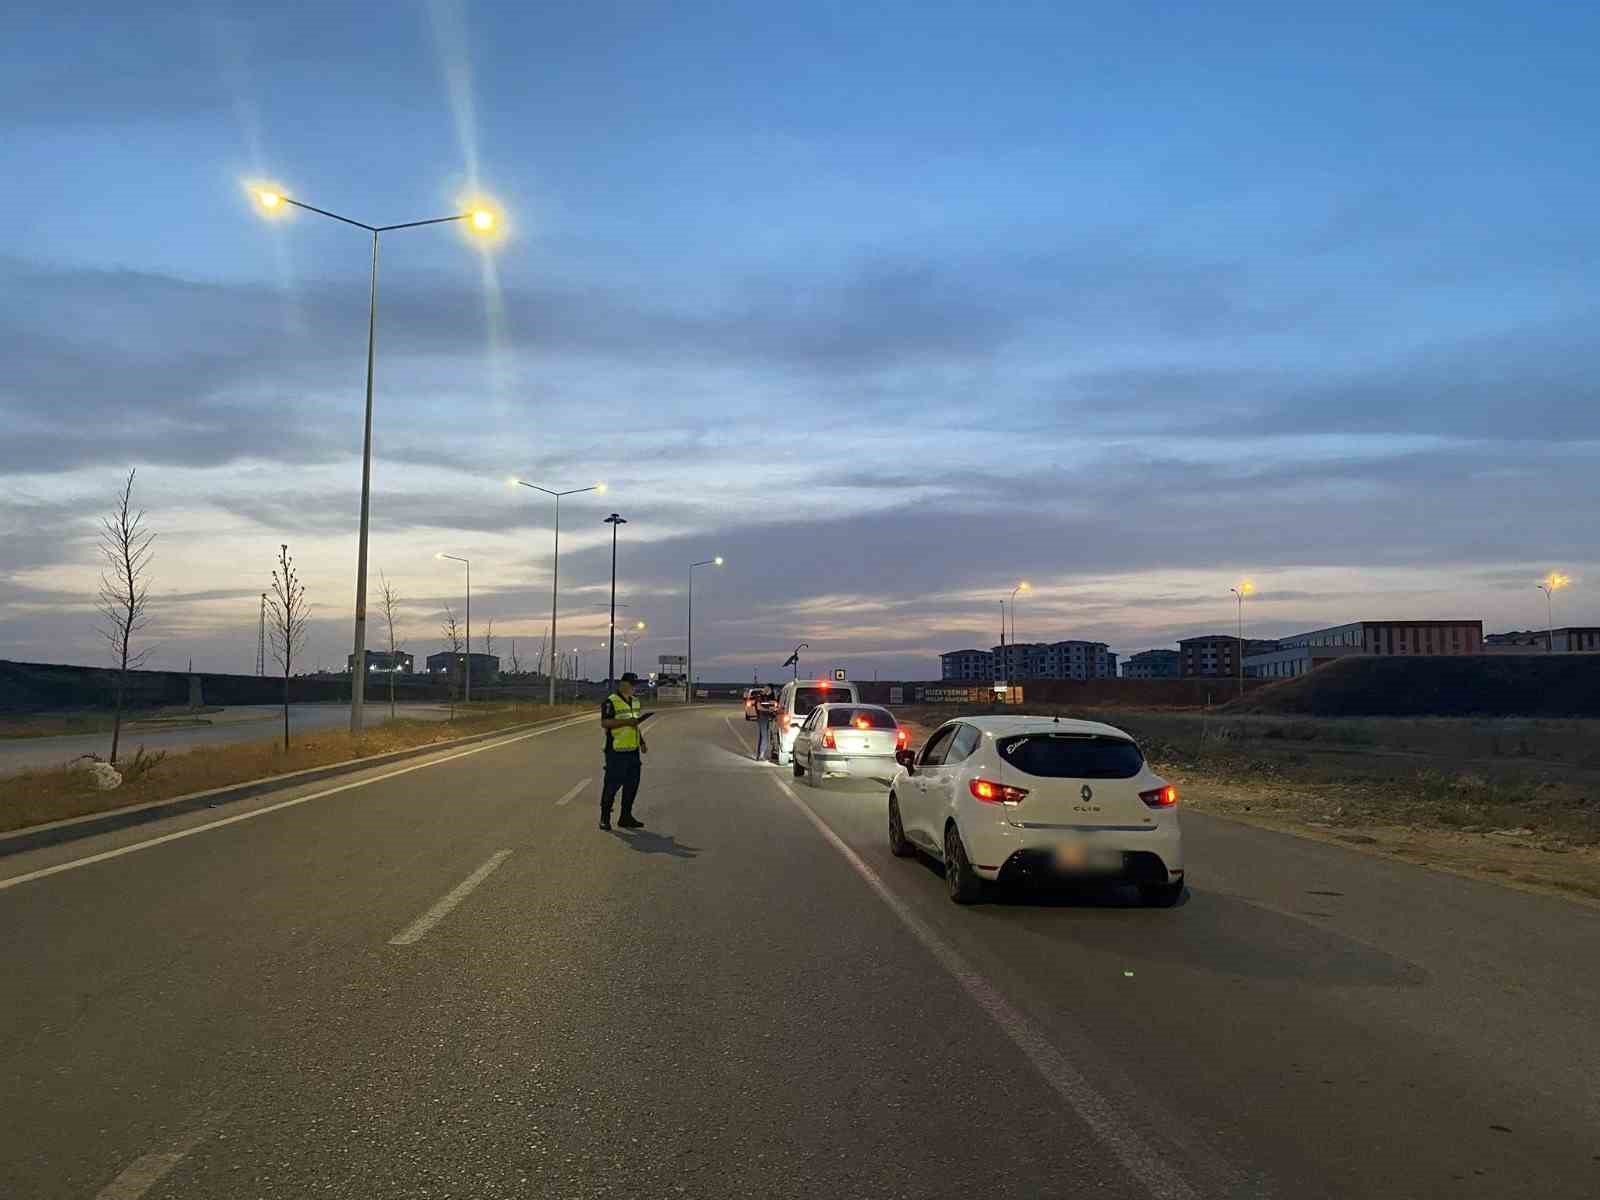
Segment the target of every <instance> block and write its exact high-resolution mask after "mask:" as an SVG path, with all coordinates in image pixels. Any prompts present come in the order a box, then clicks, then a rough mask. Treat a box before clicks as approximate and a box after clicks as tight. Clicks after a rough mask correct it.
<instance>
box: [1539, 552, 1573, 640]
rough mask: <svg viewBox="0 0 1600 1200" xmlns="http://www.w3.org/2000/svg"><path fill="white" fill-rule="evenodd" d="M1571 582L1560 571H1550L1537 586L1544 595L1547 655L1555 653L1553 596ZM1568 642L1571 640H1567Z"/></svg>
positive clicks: (1568, 577)
mask: <svg viewBox="0 0 1600 1200" xmlns="http://www.w3.org/2000/svg"><path fill="white" fill-rule="evenodd" d="M1571 582H1572V579H1571V577H1570V576H1567V575H1563V574H1561V572H1560V571H1551V572H1550V574H1548V575H1546V576H1545V577H1544V579H1543V580H1542V581H1541V582H1540V583H1539V584H1538V588H1539V590H1540V591H1541V592H1543V593H1544V600H1545V616H1546V617H1547V618H1549V624H1548V625H1547V626H1546V627H1545V628H1546V629H1547V630H1548V632H1547V633H1546V634H1545V643H1544V648H1545V652H1546V653H1547V654H1553V653H1555V648H1556V600H1555V595H1556V593H1557V592H1559V591H1560V590H1561V589H1562V588H1564V587H1566V586H1567V585H1568V584H1569V583H1571ZM1568 640H1569V641H1570V640H1571V639H1568Z"/></svg>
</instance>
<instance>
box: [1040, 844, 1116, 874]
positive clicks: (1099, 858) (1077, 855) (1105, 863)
mask: <svg viewBox="0 0 1600 1200" xmlns="http://www.w3.org/2000/svg"><path fill="white" fill-rule="evenodd" d="M1055 861H1056V870H1058V871H1061V872H1063V873H1064V874H1068V875H1103V874H1106V873H1107V872H1111V871H1120V870H1121V869H1122V852H1121V851H1120V850H1102V849H1098V848H1096V847H1094V846H1086V845H1084V844H1083V843H1082V842H1062V843H1061V844H1060V845H1059V846H1057V847H1056V853H1055Z"/></svg>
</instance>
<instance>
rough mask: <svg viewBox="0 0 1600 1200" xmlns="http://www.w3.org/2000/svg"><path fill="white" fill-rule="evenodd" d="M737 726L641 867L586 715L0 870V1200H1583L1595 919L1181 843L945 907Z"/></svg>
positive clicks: (1273, 847)
mask: <svg viewBox="0 0 1600 1200" xmlns="http://www.w3.org/2000/svg"><path fill="white" fill-rule="evenodd" d="M725 713H726V710H719V709H698V710H688V711H679V712H669V713H666V714H664V715H662V716H660V717H658V718H657V719H656V721H655V722H654V723H653V724H652V725H651V726H650V728H649V730H648V735H649V739H650V744H651V753H650V755H649V758H648V759H647V764H646V767H645V785H644V790H643V792H642V794H641V798H640V802H639V813H640V815H641V816H642V817H643V819H644V820H645V822H646V825H647V828H646V829H645V830H644V831H643V832H640V833H635V834H627V833H621V832H618V833H613V834H606V833H601V832H600V831H598V830H597V829H596V828H595V821H596V815H597V814H596V804H595V792H596V786H597V777H598V775H599V774H600V764H599V732H598V728H597V726H596V723H595V722H594V720H593V719H592V718H581V719H580V720H579V721H578V722H577V723H575V724H573V725H571V726H569V727H562V728H552V729H547V730H545V731H542V732H536V733H532V734H528V733H523V734H519V735H515V736H510V737H507V738H506V739H503V740H497V741H494V742H490V743H485V744H482V745H479V746H473V747H466V748H458V749H456V750H452V751H445V752H441V753H440V754H438V755H435V756H431V757H429V758H426V759H422V760H417V761H412V762H408V763H405V764H400V765H392V766H390V767H387V768H373V769H372V770H370V771H368V772H365V773H364V774H362V775H360V776H352V777H348V778H344V779H340V780H335V781H324V782H323V783H322V784H320V785H308V786H306V787H302V788H300V789H297V790H294V791H287V792H278V793H274V794H273V795H271V796H267V797H262V798H259V799H257V800H253V801H248V802H244V803H242V804H239V805H232V806H227V807H225V808H221V809H217V810H214V811H209V812H205V813H196V814H190V815H188V816H186V817H182V818H177V819H175V820H172V821H169V822H166V823H162V824H157V825H152V826H142V827H140V828H138V829H137V830H125V831H121V832H119V833H116V834H108V835H104V836H102V837H99V838H96V839H91V840H86V841H83V842H78V843H75V844H72V845H69V846H57V847H49V848H46V849H41V850H38V851H33V852H30V853H28V854H24V855H16V856H12V857H9V858H5V859H0V961H3V962H4V963H5V964H6V968H7V969H6V970H5V971H4V972H0V1011H3V1012H4V1013H5V1020H4V1022H3V1024H0V1112H4V1113H5V1119H4V1121H0V1195H4V1196H7V1197H10V1196H16V1197H24V1196H25V1197H30V1198H35V1200H42V1198H49V1197H71V1198H84V1200H90V1198H107V1197H109V1198H111V1200H130V1198H137V1197H145V1196H148V1197H151V1198H175V1197H185V1198H216V1200H236V1198H240V1197H285V1198H291V1197H292V1198H294V1200H303V1198H305V1197H311V1196H351V1197H362V1198H377V1197H417V1196H431V1197H444V1196H450V1197H473V1198H481V1197H497V1196H505V1197H512V1196H515V1197H530V1196H532V1197H544V1196H550V1197H591V1196H594V1197H598V1196H609V1197H616V1196H648V1197H660V1196H668V1197H671V1196H704V1197H727V1196H760V1197H788V1196H793V1197H802V1196H804V1197H853V1196H894V1197H944V1196H950V1197H969V1196H984V1197H1019V1198H1022V1197H1027V1198H1033V1197H1056V1196H1060V1197H1067V1196H1079V1197H1081V1196H1096V1197H1110V1198H1122V1197H1149V1196H1159V1197H1211V1196H1278V1197H1295V1198H1303V1197H1337V1198H1341V1200H1347V1198H1350V1197H1386V1198H1387V1197H1407V1196H1415V1197H1441V1196H1448V1197H1452V1198H1456V1197H1494V1198H1496V1200H1505V1198H1507V1197H1520V1196H1528V1197H1539V1198H1541V1200H1553V1198H1556V1197H1585V1198H1592V1197H1594V1196H1596V1195H1600V1087H1597V1086H1596V1078H1597V1068H1600V1032H1597V1030H1600V1021H1597V1020H1596V1016H1595V1014H1596V1012H1597V999H1600V912H1596V911H1594V910H1592V909H1589V908H1584V907H1581V906H1578V905H1575V904H1572V903H1569V902H1566V901H1562V900H1558V899H1553V898H1546V897H1541V896H1531V895H1525V894H1522V893H1518V892H1514V891H1510V890H1503V889H1498V888H1496V887H1494V886H1492V885H1488V884H1484V883H1479V882H1474V881H1470V880H1464V879H1458V878H1455V877H1452V876H1447V875H1440V874H1433V873H1429V872H1426V871H1423V870H1421V869H1418V868H1414V867H1410V866H1407V865H1405V864H1400V863H1393V862H1388V861H1384V860H1380V859H1377V858H1371V857H1364V856H1361V855H1359V854H1356V853H1354V852H1348V851H1343V850H1340V849H1337V848H1334V847H1330V846H1327V845H1323V844H1320V843H1314V842H1305V841H1299V840H1295V839H1293V838H1290V837H1287V836H1284V835H1279V834H1274V833H1269V832H1265V831H1262V830H1257V829H1251V828H1247V827H1244V826H1239V825H1234V824H1230V823H1227V822H1224V821H1220V820H1216V819H1209V820H1208V819H1205V818H1203V817H1200V816H1197V815H1194V814H1190V815H1188V816H1186V817H1185V818H1184V828H1185V832H1186V835H1187V838H1188V866H1189V870H1190V883H1191V888H1192V891H1191V893H1190V895H1189V897H1188V898H1187V900H1186V902H1185V903H1184V904H1183V905H1182V906H1180V907H1178V908H1176V909H1173V910H1165V911H1163V910H1150V909H1141V908H1138V907H1135V906H1133V904H1132V902H1131V899H1130V898H1128V897H1125V896H1122V895H1121V894H1120V893H1112V894H1110V895H1106V894H1101V895H1099V896H1095V897H1090V898H1087V899H1085V898H1076V899H1064V900H1056V901H1054V902H1050V901H1046V900H1038V899H1033V900H1029V899H1027V898H1003V899H1000V900H997V901H995V902H992V903H988V904H984V905H981V906H978V907H975V908H970V909H961V908H957V907H955V906H954V905H952V904H950V903H949V901H948V900H947V899H946V898H945V895H944V889H943V884H942V882H941V881H940V879H939V877H938V874H937V872H936V871H935V870H934V869H932V868H930V867H929V866H927V865H926V864H922V863H919V862H915V861H907V860H900V859H895V858H893V857H891V856H890V854H889V852H888V849H887V846H886V843H885V834H884V824H885V818H884V812H885V806H884V800H883V792H882V789H881V788H878V787H874V786H872V785H870V784H849V785H845V784H840V785H836V786H834V787H831V788H828V789H825V790H822V791H816V790H812V789H810V788H807V787H805V786H804V785H797V784H796V781H794V780H793V779H792V778H791V776H790V775H789V772H788V771H787V770H786V769H785V770H781V771H780V770H779V769H777V768H774V767H769V766H763V765H758V764H755V763H753V762H751V761H749V759H748V758H747V757H745V755H746V750H745V748H744V744H743V739H744V738H747V737H748V733H747V731H746V729H745V727H744V724H743V722H742V721H740V720H739V719H738V716H737V714H735V715H734V716H733V718H732V719H731V720H730V719H728V718H727V717H726V715H725ZM156 839H165V840H156Z"/></svg>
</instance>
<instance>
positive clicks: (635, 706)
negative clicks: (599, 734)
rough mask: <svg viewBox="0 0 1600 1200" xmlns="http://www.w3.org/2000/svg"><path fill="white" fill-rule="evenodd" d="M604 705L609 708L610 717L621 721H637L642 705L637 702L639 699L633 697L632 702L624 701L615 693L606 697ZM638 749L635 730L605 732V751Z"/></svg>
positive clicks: (637, 734)
mask: <svg viewBox="0 0 1600 1200" xmlns="http://www.w3.org/2000/svg"><path fill="white" fill-rule="evenodd" d="M606 703H607V704H609V705H610V706H611V715H612V716H613V717H614V718H617V719H619V720H623V721H626V720H630V719H637V718H638V716H639V713H640V711H641V710H642V708H643V705H641V704H640V702H639V697H637V696H635V697H634V698H633V699H632V700H624V699H623V698H622V697H621V696H619V695H618V694H617V693H616V692H612V693H611V695H609V696H607V697H606ZM638 748H639V730H638V729H637V728H635V727H631V726H630V727H629V728H626V729H608V730H606V749H607V750H637V749H638Z"/></svg>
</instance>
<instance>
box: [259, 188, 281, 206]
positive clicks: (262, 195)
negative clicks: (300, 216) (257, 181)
mask: <svg viewBox="0 0 1600 1200" xmlns="http://www.w3.org/2000/svg"><path fill="white" fill-rule="evenodd" d="M256 199H257V200H259V201H260V202H261V207H262V208H277V207H278V205H280V204H282V203H283V197H282V196H280V195H279V194H278V193H277V192H270V191H266V190H265V189H263V190H261V191H258V192H257V193H256Z"/></svg>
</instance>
